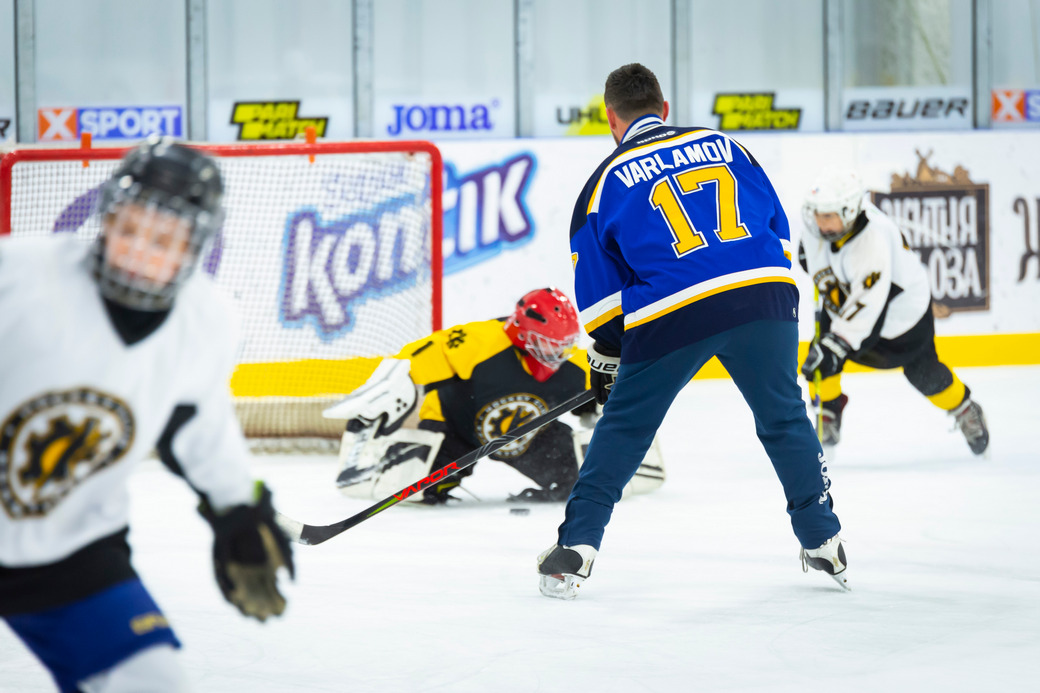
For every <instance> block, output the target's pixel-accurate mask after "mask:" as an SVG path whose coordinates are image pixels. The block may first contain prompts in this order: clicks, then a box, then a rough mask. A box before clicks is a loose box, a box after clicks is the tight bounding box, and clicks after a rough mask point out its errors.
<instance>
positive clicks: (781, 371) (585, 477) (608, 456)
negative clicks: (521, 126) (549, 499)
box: [559, 320, 841, 549]
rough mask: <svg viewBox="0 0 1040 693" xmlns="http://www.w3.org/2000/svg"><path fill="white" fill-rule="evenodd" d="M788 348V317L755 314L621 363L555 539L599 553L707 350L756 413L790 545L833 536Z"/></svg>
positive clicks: (794, 329) (791, 343)
mask: <svg viewBox="0 0 1040 693" xmlns="http://www.w3.org/2000/svg"><path fill="white" fill-rule="evenodd" d="M797 351H798V325H797V323H795V322H786V321H779V320H760V321H757V322H751V323H748V324H745V325H741V326H739V327H735V328H733V329H730V330H727V331H725V332H722V333H719V334H716V335H713V336H711V337H708V338H706V339H702V340H700V341H698V342H694V343H693V344H689V345H687V346H685V347H682V348H680V349H677V350H676V351H673V352H670V353H668V354H665V355H664V356H662V357H660V358H656V359H649V360H647V361H640V362H638V363H623V364H621V368H620V370H619V372H618V379H617V382H616V383H615V384H614V387H613V390H612V392H611V394H610V399H608V400H607V404H606V405H605V406H604V408H603V417H602V418H601V419H600V420H599V421H598V422H597V423H596V429H595V432H594V433H593V435H592V442H591V443H590V444H589V448H588V452H587V453H586V455H585V462H584V463H583V464H582V467H581V471H580V473H579V475H578V481H577V483H575V485H574V489H573V490H572V491H571V495H570V498H568V500H567V509H566V512H565V517H564V521H563V524H561V525H560V533H559V543H560V545H563V546H574V545H576V544H589V545H591V546H594V547H595V548H597V549H599V546H600V541H602V539H603V529H604V528H605V527H606V526H607V523H608V522H609V521H610V514H611V512H612V511H613V509H614V504H615V503H617V502H618V501H619V500H620V499H621V491H622V489H623V488H624V486H625V484H627V483H628V481H629V480H630V479H631V478H632V476H633V475H634V474H635V471H636V469H637V468H638V467H639V465H640V463H641V462H642V460H643V456H644V455H645V454H646V451H647V449H648V448H649V447H650V443H651V442H652V441H653V438H654V434H655V433H656V432H657V429H658V427H659V426H660V425H661V421H663V420H664V416H665V414H666V413H667V412H668V408H669V407H670V406H671V404H672V401H673V400H674V399H675V397H676V395H678V394H679V391H680V390H682V388H683V387H684V386H685V385H686V384H687V383H688V382H689V381H690V379H691V378H692V377H693V376H694V375H695V374H696V373H697V371H699V370H700V369H701V367H702V366H703V365H704V364H705V363H707V362H708V360H709V359H710V358H711V357H712V356H718V357H719V361H721V362H722V365H723V366H725V368H726V370H727V371H728V372H729V374H730V377H732V378H733V382H734V383H735V384H736V386H737V388H738V389H739V390H740V393H741V394H742V395H743V396H744V400H745V401H746V402H747V403H748V406H750V407H751V411H752V412H753V413H754V415H755V430H756V432H757V433H758V438H759V440H760V441H762V445H763V447H765V449H766V453H767V454H768V455H769V459H770V460H771V461H772V463H773V468H774V469H775V470H776V474H777V476H778V477H779V478H780V483H781V484H782V485H783V488H784V495H785V496H786V497H787V512H788V514H790V516H791V525H792V527H793V528H794V533H795V536H796V537H797V538H798V541H799V542H800V543H801V545H802V546H804V547H805V548H810V549H812V548H816V547H818V546H820V545H821V544H823V543H824V542H825V541H827V540H828V539H830V538H831V537H833V536H834V535H835V534H837V533H838V531H839V530H840V529H841V525H840V524H839V522H838V518H837V516H836V515H835V514H834V511H833V510H832V509H831V503H832V502H831V499H830V493H829V490H828V488H829V486H830V480H829V479H828V478H827V475H826V463H825V461H824V457H823V451H822V450H821V448H820V442H819V439H818V438H817V437H816V431H815V430H814V429H813V426H812V423H811V422H810V421H809V416H808V415H807V413H806V411H805V402H804V400H803V399H802V391H801V388H800V387H799V385H798V380H797V372H798V371H797V363H798V362H797V359H798V354H797ZM694 427H695V424H694ZM695 432H696V433H697V434H698V435H712V434H714V435H732V434H737V435H739V434H741V432H740V431H714V432H712V431H704V430H696V429H695Z"/></svg>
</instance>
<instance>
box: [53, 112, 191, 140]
mask: <svg viewBox="0 0 1040 693" xmlns="http://www.w3.org/2000/svg"><path fill="white" fill-rule="evenodd" d="M84 133H89V134H90V135H91V136H92V137H93V139H94V140H140V139H144V138H145V137H148V136H149V135H154V134H158V135H169V136H171V137H184V136H185V135H186V134H187V129H186V126H185V120H184V109H183V107H181V106H179V105H178V106H81V107H76V108H40V109H37V111H36V141H38V142H75V141H77V140H79V138H80V135H82V134H84Z"/></svg>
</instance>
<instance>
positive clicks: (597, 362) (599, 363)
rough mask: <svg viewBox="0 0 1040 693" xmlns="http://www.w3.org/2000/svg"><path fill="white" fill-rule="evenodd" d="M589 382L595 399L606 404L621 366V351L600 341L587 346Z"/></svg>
mask: <svg viewBox="0 0 1040 693" xmlns="http://www.w3.org/2000/svg"><path fill="white" fill-rule="evenodd" d="M588 357H589V383H590V384H591V386H592V388H591V389H592V391H593V392H594V393H595V394H596V401H597V402H598V403H600V404H606V403H607V398H608V397H610V391H611V389H612V388H613V387H614V381H615V380H617V374H618V368H619V367H620V366H621V352H620V351H619V350H617V349H614V348H612V347H609V346H607V345H605V344H601V343H600V342H594V343H593V344H592V346H590V347H589V351H588Z"/></svg>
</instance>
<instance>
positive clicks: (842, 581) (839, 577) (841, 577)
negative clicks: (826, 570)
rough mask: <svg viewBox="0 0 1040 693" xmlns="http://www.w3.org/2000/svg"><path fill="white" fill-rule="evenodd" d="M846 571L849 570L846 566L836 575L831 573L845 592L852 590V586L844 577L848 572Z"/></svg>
mask: <svg viewBox="0 0 1040 693" xmlns="http://www.w3.org/2000/svg"><path fill="white" fill-rule="evenodd" d="M848 572H849V571H848V569H847V568H846V569H845V570H843V571H841V572H840V573H838V574H837V575H831V577H832V578H834V581H835V582H836V583H838V584H839V585H841V588H842V589H843V590H845V591H846V592H851V591H852V587H851V586H849V581H848V580H847V579H846V573H848Z"/></svg>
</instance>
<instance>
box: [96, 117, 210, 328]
mask: <svg viewBox="0 0 1040 693" xmlns="http://www.w3.org/2000/svg"><path fill="white" fill-rule="evenodd" d="M223 196H224V183H223V179H222V178H221V175H220V169H219V168H218V167H217V164H216V162H215V161H214V160H213V159H212V158H211V157H209V156H208V155H206V154H205V153H203V152H201V151H199V150H197V149H192V148H191V147H188V146H185V145H183V144H179V143H177V142H175V141H174V140H172V139H170V138H160V137H157V136H154V137H150V138H149V139H148V140H146V141H145V142H142V143H141V144H140V145H138V146H137V147H135V148H134V149H132V150H130V151H129V152H128V153H127V154H126V156H125V157H123V159H122V161H120V162H119V165H118V166H117V168H116V170H115V171H114V172H113V173H112V175H111V176H110V177H109V178H108V180H107V181H105V183H104V184H103V186H102V188H101V196H100V201H99V205H98V212H99V213H100V214H101V217H102V228H103V229H104V228H105V224H106V219H108V218H109V217H111V216H114V215H115V214H116V213H117V211H118V210H119V208H120V207H121V206H123V205H125V204H135V205H139V206H141V207H144V208H147V209H152V210H155V211H157V212H162V213H165V214H172V215H174V216H176V217H178V218H180V219H183V220H184V221H187V222H188V224H189V226H190V229H191V239H190V243H189V249H188V255H187V256H186V257H185V258H184V261H183V262H182V264H181V267H180V269H179V270H178V272H177V274H176V276H175V277H174V278H173V279H172V280H171V281H170V282H168V283H165V284H162V285H159V284H156V283H153V282H148V281H146V280H142V279H140V278H139V277H136V276H131V275H130V274H129V273H127V272H124V271H121V270H119V269H117V268H114V267H110V266H109V265H108V263H107V262H106V261H105V232H104V231H102V233H101V235H100V236H99V237H98V240H97V243H96V244H95V253H94V263H95V266H94V267H95V276H96V278H97V280H98V285H99V286H100V289H101V293H102V295H104V296H105V297H107V298H109V299H111V300H113V301H116V302H118V303H121V304H123V305H126V306H128V307H130V308H136V309H139V310H165V309H168V308H169V307H170V305H171V304H172V303H173V297H174V295H175V294H176V292H177V290H178V289H179V288H180V285H181V284H182V283H183V281H184V280H185V279H186V278H187V277H188V276H189V275H190V274H191V272H192V271H193V270H194V268H195V266H196V265H197V264H198V261H199V257H200V256H201V254H202V247H203V245H204V244H205V243H206V242H207V241H208V240H209V239H210V238H211V237H212V236H213V235H214V234H215V233H216V232H217V230H218V229H219V228H220V226H221V224H222V223H223V220H224V208H223V204H222V200H223Z"/></svg>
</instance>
